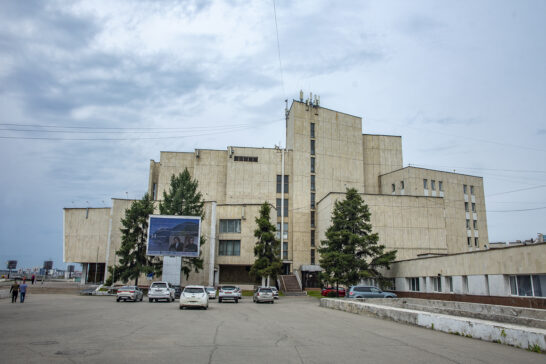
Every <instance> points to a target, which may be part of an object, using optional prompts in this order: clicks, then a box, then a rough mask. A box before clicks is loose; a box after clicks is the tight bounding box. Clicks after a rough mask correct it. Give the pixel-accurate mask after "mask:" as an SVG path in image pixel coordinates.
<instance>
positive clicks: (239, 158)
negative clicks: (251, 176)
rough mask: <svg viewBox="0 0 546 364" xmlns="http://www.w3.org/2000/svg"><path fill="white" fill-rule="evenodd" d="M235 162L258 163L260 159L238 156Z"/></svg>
mask: <svg viewBox="0 0 546 364" xmlns="http://www.w3.org/2000/svg"><path fill="white" fill-rule="evenodd" d="M234 160H235V162H257V161H258V157H246V156H242V155H236V156H235V158H234Z"/></svg>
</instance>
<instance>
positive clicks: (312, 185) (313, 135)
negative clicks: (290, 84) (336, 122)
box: [310, 123, 316, 265]
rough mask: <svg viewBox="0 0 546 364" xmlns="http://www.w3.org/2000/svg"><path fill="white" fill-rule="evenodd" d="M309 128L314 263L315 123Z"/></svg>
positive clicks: (312, 262)
mask: <svg viewBox="0 0 546 364" xmlns="http://www.w3.org/2000/svg"><path fill="white" fill-rule="evenodd" d="M310 125H311V130H310V135H311V153H310V154H311V206H310V207H311V221H310V225H311V256H310V258H311V259H310V261H311V264H312V265H314V264H315V249H313V248H314V247H315V230H314V227H315V211H314V209H315V208H316V196H315V191H316V186H315V175H314V173H315V157H314V155H315V139H314V138H315V123H311V124H310Z"/></svg>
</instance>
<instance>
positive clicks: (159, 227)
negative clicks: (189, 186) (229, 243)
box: [146, 215, 201, 258]
mask: <svg viewBox="0 0 546 364" xmlns="http://www.w3.org/2000/svg"><path fill="white" fill-rule="evenodd" d="M200 239H201V217H199V216H166V215H150V222H149V224H148V243H147V245H146V254H147V255H155V256H160V255H163V256H165V255H166V256H180V257H192V258H197V257H199V242H200Z"/></svg>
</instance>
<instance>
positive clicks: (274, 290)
mask: <svg viewBox="0 0 546 364" xmlns="http://www.w3.org/2000/svg"><path fill="white" fill-rule="evenodd" d="M271 291H273V298H274V299H276V300H278V299H279V290H278V289H277V287H271Z"/></svg>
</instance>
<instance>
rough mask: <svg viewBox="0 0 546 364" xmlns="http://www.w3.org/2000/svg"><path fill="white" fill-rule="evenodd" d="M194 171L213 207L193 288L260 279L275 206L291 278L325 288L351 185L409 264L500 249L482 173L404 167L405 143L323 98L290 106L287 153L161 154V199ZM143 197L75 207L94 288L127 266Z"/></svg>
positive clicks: (73, 251)
mask: <svg viewBox="0 0 546 364" xmlns="http://www.w3.org/2000/svg"><path fill="white" fill-rule="evenodd" d="M185 168H187V169H188V170H189V172H190V174H191V175H192V177H193V178H195V179H197V180H198V182H199V189H200V191H201V193H202V194H203V197H204V200H205V201H206V203H205V215H206V216H205V219H204V220H203V226H202V234H204V236H205V237H206V239H207V244H206V245H205V246H204V248H203V249H202V254H203V257H204V261H205V266H204V269H203V271H202V272H200V273H199V274H192V275H191V276H190V278H189V282H191V283H205V284H208V283H214V284H222V283H238V284H248V285H251V284H252V281H251V279H250V277H249V276H248V271H249V269H250V266H251V265H252V264H253V262H254V255H253V248H254V245H255V238H254V236H253V231H254V229H255V227H256V226H255V221H254V220H255V218H256V216H257V215H258V211H259V206H260V204H262V203H263V202H264V201H267V202H269V203H270V204H271V205H272V206H273V209H272V212H273V213H272V222H273V223H274V224H276V226H277V230H278V237H279V238H281V237H282V253H281V254H282V260H283V273H284V274H295V275H296V277H297V278H298V281H299V282H300V285H302V286H303V287H316V286H318V283H319V282H318V281H317V279H316V277H317V274H316V273H317V271H319V270H320V267H319V266H318V260H319V256H318V252H317V247H318V246H319V244H320V241H321V240H322V239H323V238H324V233H325V231H326V229H327V228H328V226H329V225H330V216H331V212H332V209H333V206H334V203H335V201H336V200H338V199H343V198H344V193H345V191H346V189H347V188H349V187H354V188H356V189H357V190H358V191H359V192H361V193H362V196H363V198H364V201H365V202H366V203H367V204H368V205H369V207H370V211H371V213H372V225H373V226H374V230H375V231H376V232H378V233H379V239H380V243H382V244H384V245H386V247H387V249H397V250H398V254H397V259H398V260H403V261H410V260H412V259H415V258H418V257H420V256H431V255H448V254H456V253H466V252H475V251H480V252H481V251H484V250H487V249H488V235H487V219H486V210H485V199H484V191H483V180H482V178H481V177H476V176H469V175H463V174H457V173H450V172H443V171H436V170H430V169H423V168H415V167H403V157H402V138H401V137H400V136H388V135H371V134H363V133H362V119H361V118H360V117H357V116H353V115H348V114H345V113H342V112H338V111H335V110H330V109H327V108H324V107H322V106H320V105H319V103H318V100H317V99H316V98H315V99H314V100H313V99H310V100H306V101H304V100H303V98H300V100H294V101H293V102H292V105H291V107H290V109H289V110H287V117H286V148H285V149H281V148H252V147H239V146H228V147H227V148H226V150H208V149H196V150H194V151H193V152H161V154H160V160H159V161H157V162H156V161H154V160H151V161H150V174H149V184H148V192H149V193H150V194H151V195H152V196H153V198H154V200H160V199H161V197H162V196H163V192H164V191H166V190H168V188H169V186H170V178H171V176H172V175H173V174H178V173H181V172H182V171H183V170H184V169H185ZM131 202H132V201H131V200H124V199H112V207H110V208H99V209H91V208H81V209H77V208H76V209H75V208H65V209H64V242H63V243H64V260H65V261H67V262H78V263H82V264H83V273H82V275H83V276H85V277H86V278H82V281H89V280H90V279H91V278H92V277H91V276H93V275H94V272H95V271H97V272H99V271H100V272H102V273H101V276H100V277H101V278H104V272H106V267H107V266H112V265H114V263H115V262H116V261H117V257H116V255H115V252H116V250H118V249H119V247H120V245H121V238H120V230H119V229H120V226H121V225H120V220H121V218H122V217H123V214H124V210H125V209H126V208H127V207H129V205H130V203H131ZM211 216H215V219H214V221H211ZM212 232H214V233H212ZM211 247H212V248H213V249H212V252H211V249H210V248H211ZM189 282H187V281H185V280H184V279H182V284H186V283H189Z"/></svg>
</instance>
